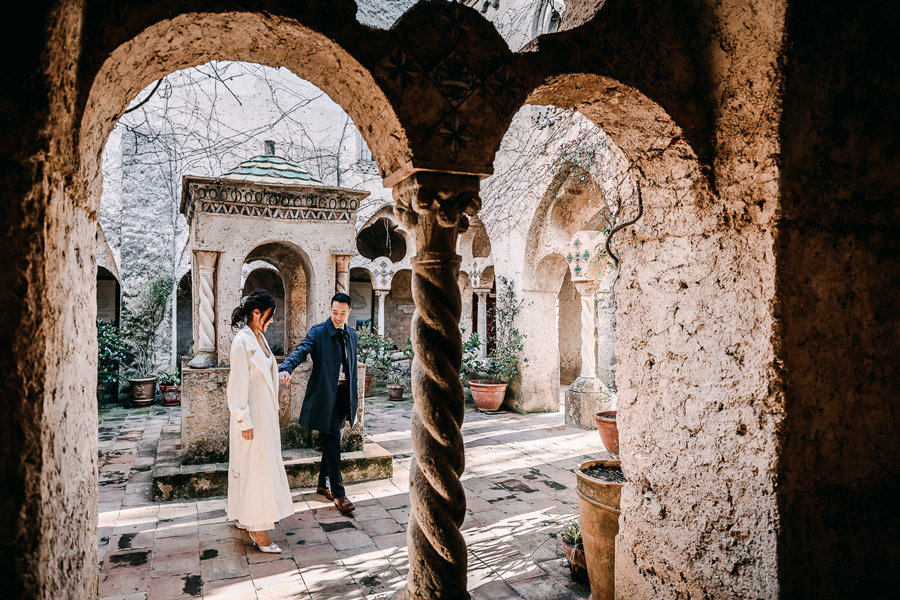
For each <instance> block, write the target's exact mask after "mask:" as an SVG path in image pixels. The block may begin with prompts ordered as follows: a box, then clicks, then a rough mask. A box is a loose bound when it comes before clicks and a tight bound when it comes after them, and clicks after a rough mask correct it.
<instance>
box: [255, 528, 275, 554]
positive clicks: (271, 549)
mask: <svg viewBox="0 0 900 600" xmlns="http://www.w3.org/2000/svg"><path fill="white" fill-rule="evenodd" d="M248 533H250V532H248ZM250 539H251V540H253V545H254V546H256V547H257V548H259V551H260V552H268V553H269V554H281V548H279V547H278V544H276V543H275V542H272V543H271V544H269V545H268V546H260V545H259V542H257V541H256V538H255V537H253V533H250Z"/></svg>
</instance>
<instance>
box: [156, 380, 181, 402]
mask: <svg viewBox="0 0 900 600" xmlns="http://www.w3.org/2000/svg"><path fill="white" fill-rule="evenodd" d="M159 391H160V392H161V393H162V397H163V406H178V405H179V404H181V386H180V385H161V386H159Z"/></svg>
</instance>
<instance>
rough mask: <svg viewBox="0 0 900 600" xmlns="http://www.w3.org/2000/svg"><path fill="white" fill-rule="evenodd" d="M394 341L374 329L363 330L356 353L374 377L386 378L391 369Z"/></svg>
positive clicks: (358, 339)
mask: <svg viewBox="0 0 900 600" xmlns="http://www.w3.org/2000/svg"><path fill="white" fill-rule="evenodd" d="M393 350H394V341H393V340H392V339H391V338H389V337H386V336H382V335H379V334H378V333H376V332H375V330H373V329H369V328H365V327H364V328H363V329H362V330H361V331H360V332H359V337H358V338H357V341H356V353H357V356H358V357H359V360H360V361H362V362H363V363H365V365H366V367H367V368H368V369H369V372H370V373H371V375H372V377H385V376H387V375H388V371H389V370H390V368H391V354H393Z"/></svg>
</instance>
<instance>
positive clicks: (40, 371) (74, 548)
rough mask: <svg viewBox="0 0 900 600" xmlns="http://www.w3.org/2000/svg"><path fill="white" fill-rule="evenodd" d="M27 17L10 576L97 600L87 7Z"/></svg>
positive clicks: (11, 83)
mask: <svg viewBox="0 0 900 600" xmlns="http://www.w3.org/2000/svg"><path fill="white" fill-rule="evenodd" d="M48 6H49V5H48V4H41V5H34V6H30V7H28V9H27V10H24V9H22V10H19V9H17V10H16V12H15V17H14V18H15V27H14V28H13V29H12V30H11V31H9V32H8V33H7V34H6V35H4V36H3V40H2V42H0V46H2V48H3V51H4V53H5V55H6V56H10V57H12V56H15V57H16V59H15V60H14V61H10V66H9V73H8V77H9V79H8V85H5V86H3V89H2V90H0V104H2V106H3V109H2V111H0V119H2V123H3V126H2V127H0V148H2V151H3V156H4V161H3V167H2V169H0V198H2V210H0V236H2V237H0V245H2V248H3V255H4V260H5V261H6V268H4V269H2V270H0V290H2V292H0V294H2V307H3V308H2V310H0V324H2V326H3V331H4V335H3V338H2V342H0V398H2V402H0V509H2V511H3V514H4V516H5V517H4V519H3V520H2V525H0V533H2V535H0V538H2V541H0V581H2V582H3V595H4V596H5V597H7V598H39V599H48V600H49V599H60V598H72V599H76V598H77V599H81V598H92V597H95V596H96V592H97V585H98V579H99V570H98V566H97V551H96V528H97V437H96V432H97V416H96V415H97V413H96V410H97V409H96V379H95V377H96V375H95V373H96V360H97V346H96V329H95V326H94V318H95V315H96V297H95V281H96V272H95V269H96V262H95V260H96V258H95V250H94V248H95V239H96V232H97V224H96V215H95V214H93V213H92V211H91V210H90V208H89V206H88V204H87V203H86V202H85V197H84V190H83V189H82V188H81V187H80V186H79V185H78V184H77V183H76V182H77V178H76V176H75V174H76V169H77V163H78V161H77V151H76V148H75V142H76V139H77V129H76V128H77V125H76V123H77V120H76V113H77V111H76V109H75V93H74V90H75V80H76V73H77V64H78V56H79V52H80V47H81V38H80V31H81V9H80V6H79V4H78V3H74V2H73V3H60V4H55V5H53V8H52V9H51V8H48Z"/></svg>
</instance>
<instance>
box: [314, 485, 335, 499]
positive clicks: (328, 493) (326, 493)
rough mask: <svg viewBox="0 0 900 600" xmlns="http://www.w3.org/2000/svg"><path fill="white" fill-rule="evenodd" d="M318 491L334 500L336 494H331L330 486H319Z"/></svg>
mask: <svg viewBox="0 0 900 600" xmlns="http://www.w3.org/2000/svg"><path fill="white" fill-rule="evenodd" d="M316 492H318V493H320V494H322V495H323V496H325V497H326V498H328V499H329V500H334V496H332V495H331V490H329V489H328V488H324V487H319V488H316Z"/></svg>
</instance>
